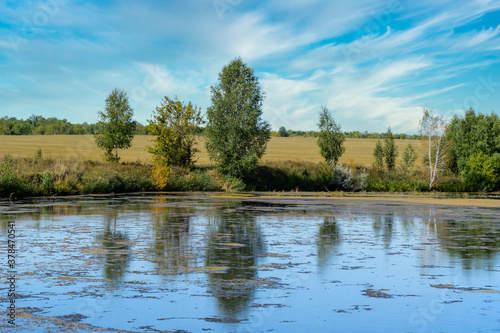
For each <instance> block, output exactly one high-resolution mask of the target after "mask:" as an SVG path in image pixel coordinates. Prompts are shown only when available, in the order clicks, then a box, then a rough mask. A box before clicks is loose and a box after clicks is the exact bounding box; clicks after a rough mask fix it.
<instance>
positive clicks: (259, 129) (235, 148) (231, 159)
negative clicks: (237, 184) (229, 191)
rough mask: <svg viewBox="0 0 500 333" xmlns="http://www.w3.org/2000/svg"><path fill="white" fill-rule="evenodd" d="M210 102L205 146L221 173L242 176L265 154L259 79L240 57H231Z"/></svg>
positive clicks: (267, 132) (266, 132)
mask: <svg viewBox="0 0 500 333" xmlns="http://www.w3.org/2000/svg"><path fill="white" fill-rule="evenodd" d="M211 92H212V99H211V101H212V104H211V106H210V107H209V108H208V109H207V118H208V123H207V127H206V129H205V135H206V138H207V140H206V142H205V145H206V148H207V151H208V154H209V156H210V159H211V160H212V161H214V162H215V164H216V165H217V169H218V171H220V172H221V173H223V174H225V175H228V176H231V177H235V178H244V177H246V176H248V175H249V174H250V173H251V172H252V171H253V170H255V168H256V167H257V163H258V160H259V158H260V157H262V155H263V154H264V151H265V149H266V145H267V142H268V141H269V139H270V136H271V130H270V126H269V124H268V123H267V122H266V121H264V120H263V119H262V118H261V116H262V102H263V100H264V96H263V94H262V92H261V88H260V84H259V79H258V78H257V77H256V76H255V74H254V72H253V69H252V68H250V67H248V66H247V65H246V64H245V63H243V61H242V60H241V58H238V59H235V60H233V61H231V62H230V63H229V64H228V65H226V66H224V68H223V69H222V71H221V72H220V73H219V82H218V83H217V84H216V85H214V86H212V87H211Z"/></svg>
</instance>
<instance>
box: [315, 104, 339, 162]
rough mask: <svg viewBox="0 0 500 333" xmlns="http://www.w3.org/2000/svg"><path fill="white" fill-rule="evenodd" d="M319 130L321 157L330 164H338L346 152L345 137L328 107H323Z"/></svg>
mask: <svg viewBox="0 0 500 333" xmlns="http://www.w3.org/2000/svg"><path fill="white" fill-rule="evenodd" d="M318 128H319V134H318V146H319V149H320V154H321V156H323V157H324V158H325V160H326V161H327V162H328V163H333V164H337V162H338V160H339V158H340V156H342V154H343V153H344V152H345V147H344V141H345V135H344V133H342V131H341V127H340V125H338V124H337V123H336V122H335V120H334V119H333V117H332V114H331V113H330V111H328V109H327V108H326V106H321V112H320V114H319V123H318Z"/></svg>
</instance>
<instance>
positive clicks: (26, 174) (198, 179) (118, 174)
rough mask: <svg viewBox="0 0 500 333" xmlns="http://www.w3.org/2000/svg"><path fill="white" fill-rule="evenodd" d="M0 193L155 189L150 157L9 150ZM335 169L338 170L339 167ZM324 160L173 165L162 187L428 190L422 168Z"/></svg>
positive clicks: (449, 183) (0, 172)
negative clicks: (239, 166)
mask: <svg viewBox="0 0 500 333" xmlns="http://www.w3.org/2000/svg"><path fill="white" fill-rule="evenodd" d="M0 163H1V164H0V197H11V198H16V197H17V198H19V197H23V196H54V195H56V196H59V195H76V194H103V193H125V192H143V191H148V192H149V191H157V190H158V189H157V188H155V185H154V182H153V180H152V171H151V169H152V167H151V165H150V164H149V163H143V162H123V163H120V164H110V163H104V162H97V161H92V160H83V159H78V158H68V159H62V158H36V157H22V158H12V157H10V156H8V155H7V156H6V157H3V158H2V159H0ZM337 171H338V170H337ZM337 171H336V170H334V169H332V168H331V167H330V166H328V165H326V164H324V163H314V162H304V161H264V162H263V163H262V164H261V165H260V167H259V168H258V170H257V171H256V172H255V173H254V174H253V175H252V176H251V177H250V178H249V179H246V180H244V182H242V181H240V180H235V179H225V178H224V177H223V176H221V175H219V174H217V173H216V172H215V170H214V169H213V168H212V167H211V166H205V167H196V168H193V169H191V170H188V169H184V168H172V169H171V171H170V174H169V175H168V181H167V185H166V187H165V188H163V189H162V190H164V191H336V190H340V191H345V192H353V191H373V192H411V191H428V182H427V181H426V175H425V173H424V172H423V171H417V172H413V173H403V172H399V171H397V172H393V173H387V172H384V171H377V170H375V169H372V168H366V167H364V166H361V165H348V166H347V167H344V168H343V169H342V170H341V171H342V172H343V173H342V172H341V173H340V175H341V177H340V178H339V176H338V175H339V174H338V172H337ZM434 190H437V191H447V192H460V191H464V186H463V184H462V182H461V180H460V179H459V178H457V177H453V176H449V177H443V178H442V182H441V183H439V184H438V186H437V187H436V188H435V189H434Z"/></svg>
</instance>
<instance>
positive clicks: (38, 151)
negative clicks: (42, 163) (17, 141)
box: [35, 148, 42, 160]
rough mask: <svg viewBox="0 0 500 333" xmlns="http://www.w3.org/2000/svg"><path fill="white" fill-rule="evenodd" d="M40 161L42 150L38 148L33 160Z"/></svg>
mask: <svg viewBox="0 0 500 333" xmlns="http://www.w3.org/2000/svg"><path fill="white" fill-rule="evenodd" d="M40 159H42V148H38V150H37V151H36V153H35V160H40Z"/></svg>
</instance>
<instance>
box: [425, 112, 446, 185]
mask: <svg viewBox="0 0 500 333" xmlns="http://www.w3.org/2000/svg"><path fill="white" fill-rule="evenodd" d="M447 126H448V122H447V121H446V120H444V119H443V116H440V115H433V114H431V113H430V110H428V109H425V108H424V112H423V116H422V120H421V121H420V123H419V132H420V138H421V140H422V144H423V145H424V148H425V150H424V151H425V164H427V167H428V169H429V190H430V189H431V188H432V186H433V185H434V183H435V181H436V177H437V176H438V174H439V172H440V171H441V169H442V167H443V166H444V157H445V155H446V151H447V149H448V145H447V142H446V140H445V133H446V128H447Z"/></svg>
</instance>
